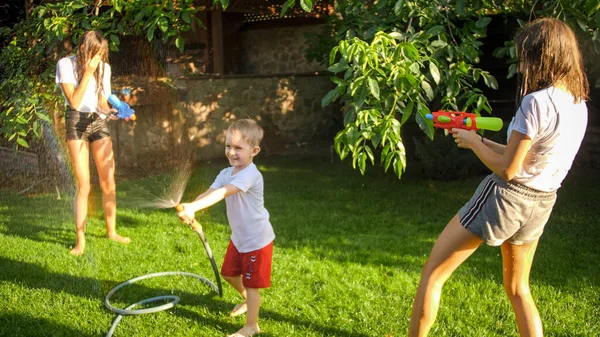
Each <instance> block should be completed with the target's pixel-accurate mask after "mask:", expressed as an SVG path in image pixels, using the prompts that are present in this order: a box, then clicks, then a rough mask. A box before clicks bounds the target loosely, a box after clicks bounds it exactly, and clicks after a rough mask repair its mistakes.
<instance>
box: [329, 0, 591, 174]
mask: <svg viewBox="0 0 600 337" xmlns="http://www.w3.org/2000/svg"><path fill="white" fill-rule="evenodd" d="M599 8H600V2H599V1H598V0H576V1H569V2H568V3H567V2H565V1H560V0H555V1H544V2H538V1H519V2H513V1H510V2H504V1H493V0H491V1H490V0H487V1H486V0H476V1H465V0H427V1H425V0H413V1H410V0H377V1H366V2H365V1H359V0H348V1H339V2H338V3H337V5H336V14H337V16H336V19H335V20H334V22H335V24H336V36H335V39H336V41H337V44H336V45H335V46H334V47H333V49H331V52H330V55H329V64H330V67H329V71H330V72H332V73H334V74H335V75H336V76H333V77H332V78H331V80H332V81H333V82H334V83H335V84H336V88H334V89H333V90H331V91H330V92H329V93H327V95H326V96H325V97H324V98H323V101H322V105H323V106H326V105H328V104H330V103H331V102H333V101H336V100H340V101H341V102H342V103H343V105H344V106H345V117H344V129H343V130H341V131H340V132H339V133H338V134H337V135H336V137H335V140H334V142H335V149H336V151H337V153H338V154H339V156H340V158H342V159H344V158H346V157H347V156H348V155H351V157H352V163H353V166H354V167H355V168H358V169H359V170H360V172H361V173H363V174H364V172H365V170H366V164H367V162H370V163H371V164H375V161H376V156H378V157H379V158H377V160H378V161H379V162H380V164H381V165H382V166H383V168H384V170H386V171H387V170H388V169H389V168H390V167H392V168H393V170H394V172H395V174H396V175H397V176H398V177H401V175H402V173H403V171H404V170H405V168H406V151H405V146H404V143H403V140H402V137H401V130H402V125H403V124H404V123H406V121H407V120H409V118H411V116H413V115H414V118H415V119H416V122H417V124H418V125H419V127H420V128H421V129H422V130H423V132H424V133H425V134H426V135H427V136H428V137H429V138H431V139H433V135H434V132H433V125H432V122H431V121H428V120H426V119H425V115H426V114H427V113H429V112H430V111H431V110H432V108H434V107H435V108H441V109H444V110H455V111H471V112H474V113H476V114H481V113H482V112H486V113H491V107H490V105H489V102H488V100H487V98H486V97H485V95H484V94H483V92H482V90H481V89H480V87H481V85H485V86H487V87H490V88H493V89H497V88H498V83H497V81H496V79H495V78H494V77H493V76H492V75H491V74H490V73H489V72H487V71H485V70H483V69H480V68H477V67H476V65H477V64H478V63H479V60H480V59H479V57H480V54H481V46H482V42H481V39H482V38H484V37H485V36H486V33H487V27H488V25H489V23H490V22H491V20H492V19H493V18H499V17H502V16H505V17H507V18H513V19H515V20H517V19H518V20H519V23H520V24H522V23H523V21H524V20H527V19H528V18H533V17H541V16H553V17H558V18H560V19H562V20H564V21H566V22H568V23H569V24H570V25H571V26H572V27H573V28H574V29H575V31H576V32H577V33H578V34H579V35H580V37H581V41H583V46H584V51H585V52H587V53H588V54H590V55H594V56H595V57H597V55H598V54H600V39H599V37H598V26H600V14H598V9H599ZM495 55H496V56H497V57H508V58H509V62H511V63H512V64H511V66H510V68H509V74H508V76H513V75H514V74H515V70H516V66H515V64H514V61H515V60H516V59H515V51H514V47H513V43H512V42H511V41H507V42H506V44H505V47H503V48H500V49H498V50H497V51H496V52H495ZM594 66H595V67H598V65H597V64H595V65H594ZM594 69H596V71H597V68H594ZM592 70H593V69H592Z"/></svg>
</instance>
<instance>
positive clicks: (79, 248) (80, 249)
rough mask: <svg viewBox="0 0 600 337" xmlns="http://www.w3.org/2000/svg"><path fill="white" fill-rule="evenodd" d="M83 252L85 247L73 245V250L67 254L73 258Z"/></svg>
mask: <svg viewBox="0 0 600 337" xmlns="http://www.w3.org/2000/svg"><path fill="white" fill-rule="evenodd" d="M84 250H85V245H75V248H73V249H71V251H70V252H69V254H71V255H74V256H81V255H82V254H83V251H84Z"/></svg>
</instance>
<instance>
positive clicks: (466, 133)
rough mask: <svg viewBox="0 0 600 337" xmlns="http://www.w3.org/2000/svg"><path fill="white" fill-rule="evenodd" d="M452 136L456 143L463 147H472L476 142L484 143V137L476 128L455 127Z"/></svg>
mask: <svg viewBox="0 0 600 337" xmlns="http://www.w3.org/2000/svg"><path fill="white" fill-rule="evenodd" d="M451 131H452V137H454V142H455V143H456V145H457V146H458V147H460V148H463V149H471V148H473V146H474V145H475V144H478V143H483V137H482V136H481V135H479V134H478V133H477V132H475V130H465V129H458V128H453V129H452V130H451Z"/></svg>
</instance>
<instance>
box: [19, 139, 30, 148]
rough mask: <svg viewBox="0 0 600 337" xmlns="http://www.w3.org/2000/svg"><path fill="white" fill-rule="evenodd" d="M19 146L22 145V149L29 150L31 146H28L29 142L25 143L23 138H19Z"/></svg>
mask: <svg viewBox="0 0 600 337" xmlns="http://www.w3.org/2000/svg"><path fill="white" fill-rule="evenodd" d="M17 144H19V145H21V146H22V147H26V148H29V144H27V141H25V139H23V138H20V137H19V138H17Z"/></svg>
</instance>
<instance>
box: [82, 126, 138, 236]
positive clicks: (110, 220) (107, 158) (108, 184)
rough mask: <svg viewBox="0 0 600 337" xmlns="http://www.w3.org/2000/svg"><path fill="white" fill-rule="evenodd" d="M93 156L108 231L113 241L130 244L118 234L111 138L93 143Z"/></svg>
mask: <svg viewBox="0 0 600 337" xmlns="http://www.w3.org/2000/svg"><path fill="white" fill-rule="evenodd" d="M90 146H91V148H92V155H93V156H94V162H95V163H96V168H97V169H98V177H99V179H100V187H101V188H102V209H103V210H104V221H105V222H106V231H107V235H108V237H109V238H111V239H112V240H115V241H118V242H122V243H129V242H130V241H131V240H130V239H129V238H127V237H122V236H120V235H119V234H117V228H116V227H117V188H116V184H115V157H114V153H113V149H112V140H111V138H110V137H104V138H102V139H98V140H96V141H94V142H92V143H91V145H90Z"/></svg>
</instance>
